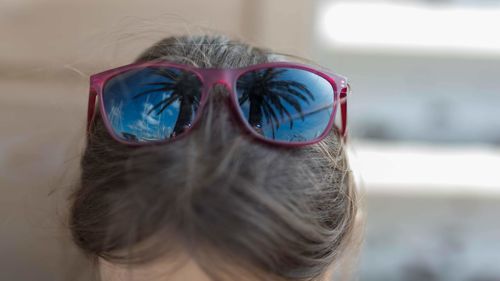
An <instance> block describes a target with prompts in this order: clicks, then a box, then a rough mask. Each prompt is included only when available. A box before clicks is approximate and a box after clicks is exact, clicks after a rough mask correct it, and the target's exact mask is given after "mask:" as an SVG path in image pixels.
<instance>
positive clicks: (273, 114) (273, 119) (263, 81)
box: [237, 68, 314, 138]
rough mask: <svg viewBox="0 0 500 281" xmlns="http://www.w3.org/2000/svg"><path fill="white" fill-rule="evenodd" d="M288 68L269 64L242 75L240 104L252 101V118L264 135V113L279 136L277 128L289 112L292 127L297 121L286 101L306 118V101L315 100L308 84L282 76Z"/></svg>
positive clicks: (307, 102) (250, 111) (239, 82)
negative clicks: (304, 110)
mask: <svg viewBox="0 0 500 281" xmlns="http://www.w3.org/2000/svg"><path fill="white" fill-rule="evenodd" d="M287 71H289V70H288V69H284V68H281V69H277V68H268V69H266V70H257V71H252V72H250V73H247V74H245V75H244V76H242V77H241V78H240V79H238V82H237V88H238V92H240V96H239V99H238V102H239V104H240V106H242V105H243V104H244V103H245V102H247V101H249V102H250V110H249V115H248V122H249V123H250V125H251V126H252V128H254V130H255V131H257V132H258V133H259V134H261V135H264V131H263V129H262V121H263V120H262V119H263V117H264V118H265V119H266V121H267V124H270V125H271V130H272V136H273V138H275V130H277V129H278V128H279V127H280V123H284V122H285V121H284V119H285V115H286V116H287V117H288V118H287V119H288V120H289V124H290V129H292V128H293V125H294V124H293V119H294V117H292V115H291V112H290V111H289V108H287V107H285V103H287V104H289V105H290V106H291V107H293V109H295V111H297V112H298V113H299V115H300V117H301V119H302V120H304V112H303V110H302V105H303V103H304V102H305V103H306V104H309V102H310V100H314V96H313V94H312V93H311V92H310V91H309V89H308V88H307V87H306V86H305V85H304V84H302V83H300V82H297V81H294V80H283V78H280V75H281V74H283V73H285V72H287ZM278 115H279V117H278ZM280 119H281V121H280Z"/></svg>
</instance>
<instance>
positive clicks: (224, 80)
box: [87, 60, 350, 147]
mask: <svg viewBox="0 0 500 281" xmlns="http://www.w3.org/2000/svg"><path fill="white" fill-rule="evenodd" d="M152 66H168V67H175V68H178V69H182V70H186V71H190V72H192V73H194V74H196V75H197V76H198V78H199V79H200V81H201V82H202V87H203V88H202V92H201V100H200V105H199V107H198V112H197V113H196V116H195V118H194V120H193V123H192V125H191V127H189V128H188V129H186V130H184V131H183V132H182V133H181V134H179V135H178V136H176V137H175V138H172V139H166V140H162V141H151V142H144V143H133V142H127V141H124V140H122V139H120V138H119V137H118V136H116V134H115V133H114V131H113V129H112V127H111V123H110V122H109V120H108V116H107V115H106V112H105V108H104V102H102V101H103V89H104V85H105V84H106V82H107V81H109V80H110V79H111V78H113V77H115V76H116V75H119V74H121V73H124V72H127V71H129V70H133V69H140V68H146V67H152ZM271 67H272V68H277V67H287V68H295V69H301V70H306V71H309V72H312V73H315V74H316V75H319V76H321V77H323V78H324V79H326V80H327V81H328V82H329V83H330V85H331V86H332V88H333V92H334V103H333V107H334V108H333V111H332V114H331V116H330V120H329V122H328V125H327V127H326V129H325V131H324V132H323V133H322V134H321V135H320V136H319V137H317V138H316V139H314V140H310V141H307V142H285V141H273V140H270V139H267V138H265V137H263V136H261V135H260V134H258V133H256V132H255V131H254V130H253V129H252V128H251V127H250V125H249V124H248V122H246V121H245V118H244V116H243V115H242V113H241V112H240V110H239V109H238V107H239V105H238V100H237V99H238V98H237V95H236V91H235V90H236V81H237V79H238V78H239V77H240V76H241V75H243V74H244V73H246V72H249V71H252V70H257V69H262V68H271ZM217 83H219V84H223V85H224V86H225V87H226V88H227V90H228V91H229V93H230V98H229V107H230V109H231V111H232V113H233V117H235V118H236V119H238V122H237V123H239V124H240V125H241V127H243V129H244V131H245V132H247V133H248V134H249V135H250V136H252V137H253V138H255V139H257V140H259V141H262V142H264V143H267V144H273V145H279V146H284V147H298V146H305V145H310V144H315V143H318V142H320V141H321V140H323V139H324V138H325V137H326V136H327V135H328V134H329V132H330V131H331V129H332V127H333V126H334V123H335V122H334V119H335V115H336V112H337V107H338V104H339V103H340V105H341V117H342V120H341V121H342V122H341V129H340V130H339V131H340V135H341V137H342V140H343V141H344V142H345V141H346V140H347V95H348V94H350V85H349V84H348V82H347V78H345V77H343V76H341V75H338V74H334V73H330V72H324V71H320V70H318V69H315V68H312V67H310V66H308V65H304V64H300V63H292V62H270V63H262V64H255V65H251V66H248V67H242V68H231V69H219V68H197V67H194V66H189V65H184V64H178V63H173V62H169V61H165V60H154V61H147V62H138V63H131V64H127V65H124V66H120V67H117V68H113V69H109V70H106V71H103V72H100V73H96V74H93V75H91V76H90V90H89V101H88V112H87V136H88V133H89V132H90V128H91V125H92V123H93V119H94V115H95V104H96V98H97V97H98V98H99V101H100V102H99V110H100V113H101V117H102V119H103V121H104V125H105V126H106V129H107V130H108V132H109V134H110V135H111V137H112V138H113V139H115V140H116V141H118V142H120V143H122V144H126V145H131V146H144V145H155V144H165V143H169V142H171V141H175V140H177V139H179V138H181V137H184V136H185V135H188V134H189V132H190V131H191V130H192V129H193V128H194V127H195V126H196V124H198V121H199V119H200V117H201V115H202V114H201V113H202V111H203V109H204V107H205V104H206V101H207V99H208V94H209V90H210V88H211V87H212V86H213V85H215V84H217ZM335 127H336V126H335Z"/></svg>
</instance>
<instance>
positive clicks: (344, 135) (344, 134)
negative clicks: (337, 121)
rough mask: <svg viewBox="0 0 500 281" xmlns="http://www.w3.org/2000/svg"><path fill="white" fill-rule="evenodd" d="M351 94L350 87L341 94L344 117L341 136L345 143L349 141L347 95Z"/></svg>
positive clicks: (341, 111) (341, 108) (341, 107)
mask: <svg viewBox="0 0 500 281" xmlns="http://www.w3.org/2000/svg"><path fill="white" fill-rule="evenodd" d="M349 92H350V86H349V85H347V87H345V88H343V89H342V91H341V92H340V113H341V117H342V128H341V131H340V134H341V136H342V138H343V139H344V141H346V140H347V95H348V94H349Z"/></svg>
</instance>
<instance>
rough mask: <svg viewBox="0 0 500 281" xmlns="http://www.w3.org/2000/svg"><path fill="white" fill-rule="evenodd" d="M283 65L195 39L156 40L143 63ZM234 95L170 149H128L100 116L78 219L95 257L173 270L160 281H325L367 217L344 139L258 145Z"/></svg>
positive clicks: (75, 228) (261, 53)
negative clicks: (233, 114) (196, 273)
mask: <svg viewBox="0 0 500 281" xmlns="http://www.w3.org/2000/svg"><path fill="white" fill-rule="evenodd" d="M273 57H274V55H273V53H272V52H270V51H268V50H264V49H260V48H255V47H251V46H249V45H247V44H244V43H241V42H237V41H232V40H229V39H226V38H225V37H221V36H194V37H191V36H185V37H171V38H167V39H164V40H162V41H160V42H158V43H156V44H155V45H154V46H152V47H151V48H149V49H147V50H146V51H144V52H143V54H141V55H140V56H139V58H138V59H137V61H149V60H154V59H158V58H165V59H168V60H169V61H174V62H178V63H183V64H189V65H195V66H198V67H218V68H236V67H243V66H248V65H252V64H257V63H263V62H268V61H271V60H273ZM227 94H228V93H227V91H226V89H225V88H224V87H223V86H222V85H217V86H215V87H214V88H213V89H212V92H211V94H210V95H209V101H208V104H207V107H205V109H204V112H203V116H202V118H201V122H200V124H198V126H196V127H195V128H194V129H193V130H192V131H191V132H190V134H189V135H188V136H186V137H184V138H180V139H179V140H176V141H174V142H171V143H168V144H165V145H158V146H143V147H140V148H138V147H130V146H127V145H124V144H121V143H119V142H117V141H115V140H114V139H113V138H112V137H111V136H110V135H109V134H108V132H107V130H106V129H105V126H104V124H103V122H102V119H101V117H100V116H99V114H98V113H97V116H96V117H95V118H94V121H93V125H92V127H91V131H90V132H89V136H88V143H87V147H86V149H85V153H84V155H83V157H82V160H81V166H82V175H81V180H80V182H79V186H78V188H77V190H76V191H75V192H74V194H73V197H72V209H71V215H70V222H71V223H70V226H71V231H72V235H73V238H74V241H75V243H76V244H77V245H78V246H79V247H80V248H81V249H82V250H83V251H84V252H85V253H87V254H88V256H89V257H90V258H92V259H93V260H94V261H96V262H98V263H100V264H101V265H103V264H107V265H110V264H128V265H130V266H131V268H145V265H144V264H145V263H147V262H153V263H154V264H156V265H158V266H156V268H163V269H165V270H172V271H171V272H163V273H164V274H163V275H162V276H163V277H162V278H158V279H151V280H165V281H168V280H183V279H175V278H176V277H174V276H176V275H175V273H173V271H175V270H176V266H179V267H178V268H179V269H180V268H181V267H182V266H183V264H181V263H182V262H185V261H186V262H188V263H186V264H190V267H189V268H190V269H192V268H194V266H193V265H196V267H197V268H198V269H199V270H200V272H201V273H203V274H204V275H205V276H206V277H207V278H208V277H209V278H213V280H244V278H243V276H247V277H248V280H321V279H322V278H324V276H325V274H326V272H327V270H328V269H329V268H330V267H331V266H332V265H333V264H334V263H335V262H336V261H337V260H338V258H339V255H340V254H341V252H343V250H344V248H345V246H346V245H347V244H348V241H349V240H350V237H351V235H352V230H353V226H354V218H355V215H356V210H357V202H356V193H355V191H354V186H353V183H352V177H351V174H350V170H349V167H348V163H347V160H346V156H345V153H344V149H343V147H342V142H341V141H340V140H339V138H338V134H336V131H335V130H332V131H331V133H330V135H329V136H328V137H327V138H326V139H324V140H323V141H321V142H320V143H318V144H314V145H311V146H305V147H301V148H294V149H283V148H278V147H271V146H267V145H265V144H262V143H259V142H255V141H254V140H252V139H251V138H248V137H247V136H245V135H244V134H242V133H241V131H240V130H241V129H240V127H238V126H235V124H234V123H233V121H232V119H231V118H230V117H229V114H230V112H229V110H228V108H227V105H226V103H225V99H226V98H227ZM160 261H161V263H160ZM186 264H184V265H186ZM110 268H111V267H109V266H105V267H102V268H101V271H102V272H103V276H104V277H103V279H104V281H110V280H113V279H112V278H110V277H107V276H108V275H109V273H110ZM106 278H107V279H108V280H106ZM169 278H170V279H169ZM191 278H194V277H191ZM196 278H197V277H196ZM224 278H227V279H224ZM116 280H118V279H116ZM124 280H129V279H124ZM132 280H145V279H140V278H139V279H132ZM190 280H192V279H190ZM201 280H204V279H201V277H200V281H201ZM192 281H197V280H192Z"/></svg>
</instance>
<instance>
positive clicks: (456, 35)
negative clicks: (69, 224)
mask: <svg viewBox="0 0 500 281" xmlns="http://www.w3.org/2000/svg"><path fill="white" fill-rule="evenodd" d="M499 27H500V1H493V0H491V1H477V0H476V1H473V0H469V1H466V0H462V1H459V0H455V1H453V0H448V1H423V0H422V1H417V0H415V1H409V0H407V1H403V0H401V1H375V0H374V1H353V0H350V1H333V0H316V1H313V0H310V1H306V0H246V1H245V0H211V1H201V0H198V1H195V0H184V1H173V0H167V1H165V0H162V1H160V0H145V1H123V0H120V1H118V0H108V1H97V0H78V1H77V0H75V1H63V0H50V1H49V0H2V1H0V34H1V35H2V43H1V44H0V253H2V256H1V257H0V280H36V281H45V280H47V281H57V280H76V277H75V272H76V274H77V275H78V274H79V275H80V277H81V280H88V279H85V273H84V269H85V266H84V265H83V264H82V260H81V259H80V258H79V257H78V256H77V255H76V252H75V249H74V248H73V247H72V246H71V243H69V242H68V240H67V237H66V236H65V235H66V234H65V233H64V231H63V229H64V227H62V226H61V223H64V221H63V218H64V212H65V210H66V207H67V206H66V205H65V201H64V198H65V197H66V196H67V195H68V190H69V189H70V186H69V185H70V184H71V179H72V178H73V176H74V168H75V167H77V165H78V157H79V147H81V145H82V132H83V130H84V126H85V113H86V112H85V111H86V102H87V100H86V99H87V87H88V76H89V75H90V74H91V73H94V72H97V71H100V70H102V69H107V68H111V67H114V66H119V65H122V64H126V63H129V62H130V61H131V60H132V59H133V58H134V57H135V56H136V55H137V54H139V53H140V52H141V51H142V50H143V49H144V48H145V47H147V46H149V45H150V44H152V43H153V42H155V41H157V40H159V39H161V38H164V37H166V36H169V35H175V34H198V33H203V32H207V31H211V32H213V31H218V32H222V33H225V34H228V35H230V36H233V37H235V38H240V39H243V40H246V41H248V42H250V43H253V44H256V45H260V46H265V47H269V48H272V49H274V50H277V51H280V52H285V53H289V54H294V55H299V56H303V57H307V58H310V59H312V60H315V61H317V62H319V63H320V64H322V65H324V66H327V67H329V68H331V69H333V70H335V71H336V72H338V73H341V74H343V75H345V76H347V77H349V78H350V79H351V83H352V86H353V93H352V96H351V97H350V98H349V124H350V132H351V136H352V139H351V140H352V143H351V145H350V159H351V164H352V169H353V170H354V171H355V172H356V175H357V179H358V182H359V183H360V186H361V187H362V189H363V194H364V196H363V197H364V199H365V203H366V209H367V212H366V213H367V224H366V241H365V246H364V248H363V250H362V254H361V257H360V261H359V268H358V270H357V276H358V278H359V280H362V281H365V280H366V281H377V280H380V281H391V280H394V281H396V280H401V281H403V280H404V281H414V280H415V281H417V280H422V281H424V280H425V281H438V280H439V281H440V280H447V281H448V280H449V281H462V280H463V281H498V280H500V268H499V267H498V264H500V222H499V219H498V215H499V214H500V146H499V144H500V113H498V111H499V109H500V83H499V82H500V79H499V78H498V77H500V37H499V36H497V34H498V29H499Z"/></svg>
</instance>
